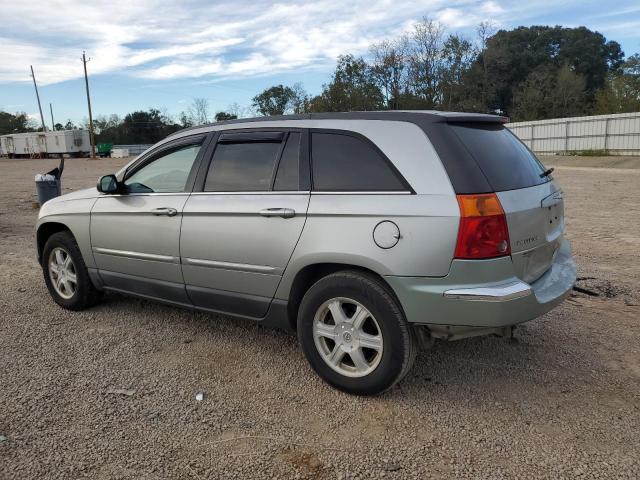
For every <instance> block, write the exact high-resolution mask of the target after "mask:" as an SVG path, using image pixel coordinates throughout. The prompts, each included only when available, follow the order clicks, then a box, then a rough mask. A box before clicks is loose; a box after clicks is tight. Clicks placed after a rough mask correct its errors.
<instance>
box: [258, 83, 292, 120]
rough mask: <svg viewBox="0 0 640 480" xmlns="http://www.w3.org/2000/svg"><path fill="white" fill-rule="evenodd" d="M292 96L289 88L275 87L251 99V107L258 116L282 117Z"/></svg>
mask: <svg viewBox="0 0 640 480" xmlns="http://www.w3.org/2000/svg"><path fill="white" fill-rule="evenodd" d="M294 96H295V92H294V91H293V89H292V88H291V87H285V86H284V85H282V84H280V85H275V86H273V87H270V88H267V89H266V90H263V91H262V93H259V94H258V95H256V96H255V97H253V107H254V108H255V109H256V110H257V111H258V112H259V113H260V115H265V116H269V115H284V113H285V111H286V110H287V109H288V108H289V107H290V105H291V101H292V100H293V98H294Z"/></svg>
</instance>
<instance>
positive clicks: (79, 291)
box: [42, 232, 102, 311]
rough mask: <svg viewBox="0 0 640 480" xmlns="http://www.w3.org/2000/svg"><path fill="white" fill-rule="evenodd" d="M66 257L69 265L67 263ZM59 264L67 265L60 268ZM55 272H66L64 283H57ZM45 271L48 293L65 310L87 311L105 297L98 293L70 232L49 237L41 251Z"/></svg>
mask: <svg viewBox="0 0 640 480" xmlns="http://www.w3.org/2000/svg"><path fill="white" fill-rule="evenodd" d="M65 255H66V256H65ZM67 256H68V258H69V263H65V262H66V258H67ZM60 265H66V266H64V267H63V268H61V267H60ZM56 266H57V267H56ZM56 269H57V270H58V272H62V271H64V272H65V273H63V274H62V277H63V278H62V280H63V281H59V282H58V281H56V279H60V278H61V277H60V273H56ZM52 270H53V273H52ZM42 271H43V273H44V281H45V283H46V284H47V289H48V290H49V294H50V295H51V297H52V298H53V300H54V301H55V302H56V303H57V304H58V305H60V306H61V307H62V308H65V309H67V310H76V311H77V310H84V309H86V308H89V307H91V306H93V305H95V304H96V303H97V302H98V301H99V300H100V299H101V298H102V292H100V291H98V290H96V288H95V287H94V286H93V283H92V282H91V279H90V278H89V272H88V271H87V266H86V265H85V263H84V260H83V258H82V254H81V253H80V248H78V244H77V243H76V240H75V238H74V237H73V235H72V234H71V232H57V233H54V234H53V235H51V236H50V237H49V239H48V240H47V242H46V243H45V245H44V249H43V251H42ZM74 278H75V282H74V280H73V279H74Z"/></svg>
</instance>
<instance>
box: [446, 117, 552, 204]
mask: <svg viewBox="0 0 640 480" xmlns="http://www.w3.org/2000/svg"><path fill="white" fill-rule="evenodd" d="M450 126H451V128H452V129H453V131H454V132H455V133H456V135H457V136H458V138H459V139H460V140H461V141H462V143H463V144H464V146H465V148H466V149H467V151H468V152H469V154H470V155H471V156H472V157H473V158H474V159H475V161H476V162H477V163H478V166H479V167H480V169H481V170H482V173H484V175H485V177H487V181H488V182H489V183H490V184H491V187H493V189H494V191H496V192H502V191H505V190H516V189H518V188H526V187H532V186H534V185H540V184H541V183H546V182H548V181H549V180H550V178H549V177H544V176H542V175H541V174H542V173H543V172H544V171H545V168H544V166H543V165H542V164H541V163H540V161H539V160H538V159H537V158H536V156H535V155H534V154H533V153H532V152H531V151H530V150H529V149H528V148H527V147H526V146H525V145H524V144H523V143H522V142H521V141H520V140H519V139H518V138H517V137H516V136H515V135H514V134H513V133H511V131H510V130H509V129H508V128H506V127H504V126H503V125H502V124H499V123H451V124H450Z"/></svg>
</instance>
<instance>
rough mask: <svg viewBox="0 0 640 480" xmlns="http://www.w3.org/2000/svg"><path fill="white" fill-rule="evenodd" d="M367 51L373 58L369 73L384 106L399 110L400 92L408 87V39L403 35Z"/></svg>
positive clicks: (375, 45) (376, 44)
mask: <svg viewBox="0 0 640 480" xmlns="http://www.w3.org/2000/svg"><path fill="white" fill-rule="evenodd" d="M369 50H370V52H371V56H372V57H373V58H372V60H373V61H372V65H371V73H372V75H373V78H374V81H375V82H376V85H377V86H378V88H379V89H380V90H381V91H382V93H383V95H384V101H385V106H386V107H387V108H389V109H391V110H398V109H400V104H401V96H402V91H403V90H406V89H407V87H408V84H407V72H408V63H407V60H408V50H409V39H408V38H407V37H406V36H404V35H403V36H402V37H400V38H398V39H396V40H383V41H381V42H380V43H375V44H373V45H372V46H371V47H370V49H369Z"/></svg>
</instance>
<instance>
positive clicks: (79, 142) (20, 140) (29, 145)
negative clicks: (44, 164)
mask: <svg viewBox="0 0 640 480" xmlns="http://www.w3.org/2000/svg"><path fill="white" fill-rule="evenodd" d="M0 151H1V152H2V154H3V155H7V156H9V157H40V158H42V157H47V156H49V155H55V156H58V155H60V154H69V155H72V156H78V157H81V156H84V155H88V153H89V152H90V151H91V142H90V140H89V132H88V131H87V130H60V131H49V132H28V133H14V134H10V135H2V136H1V137H0Z"/></svg>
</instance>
